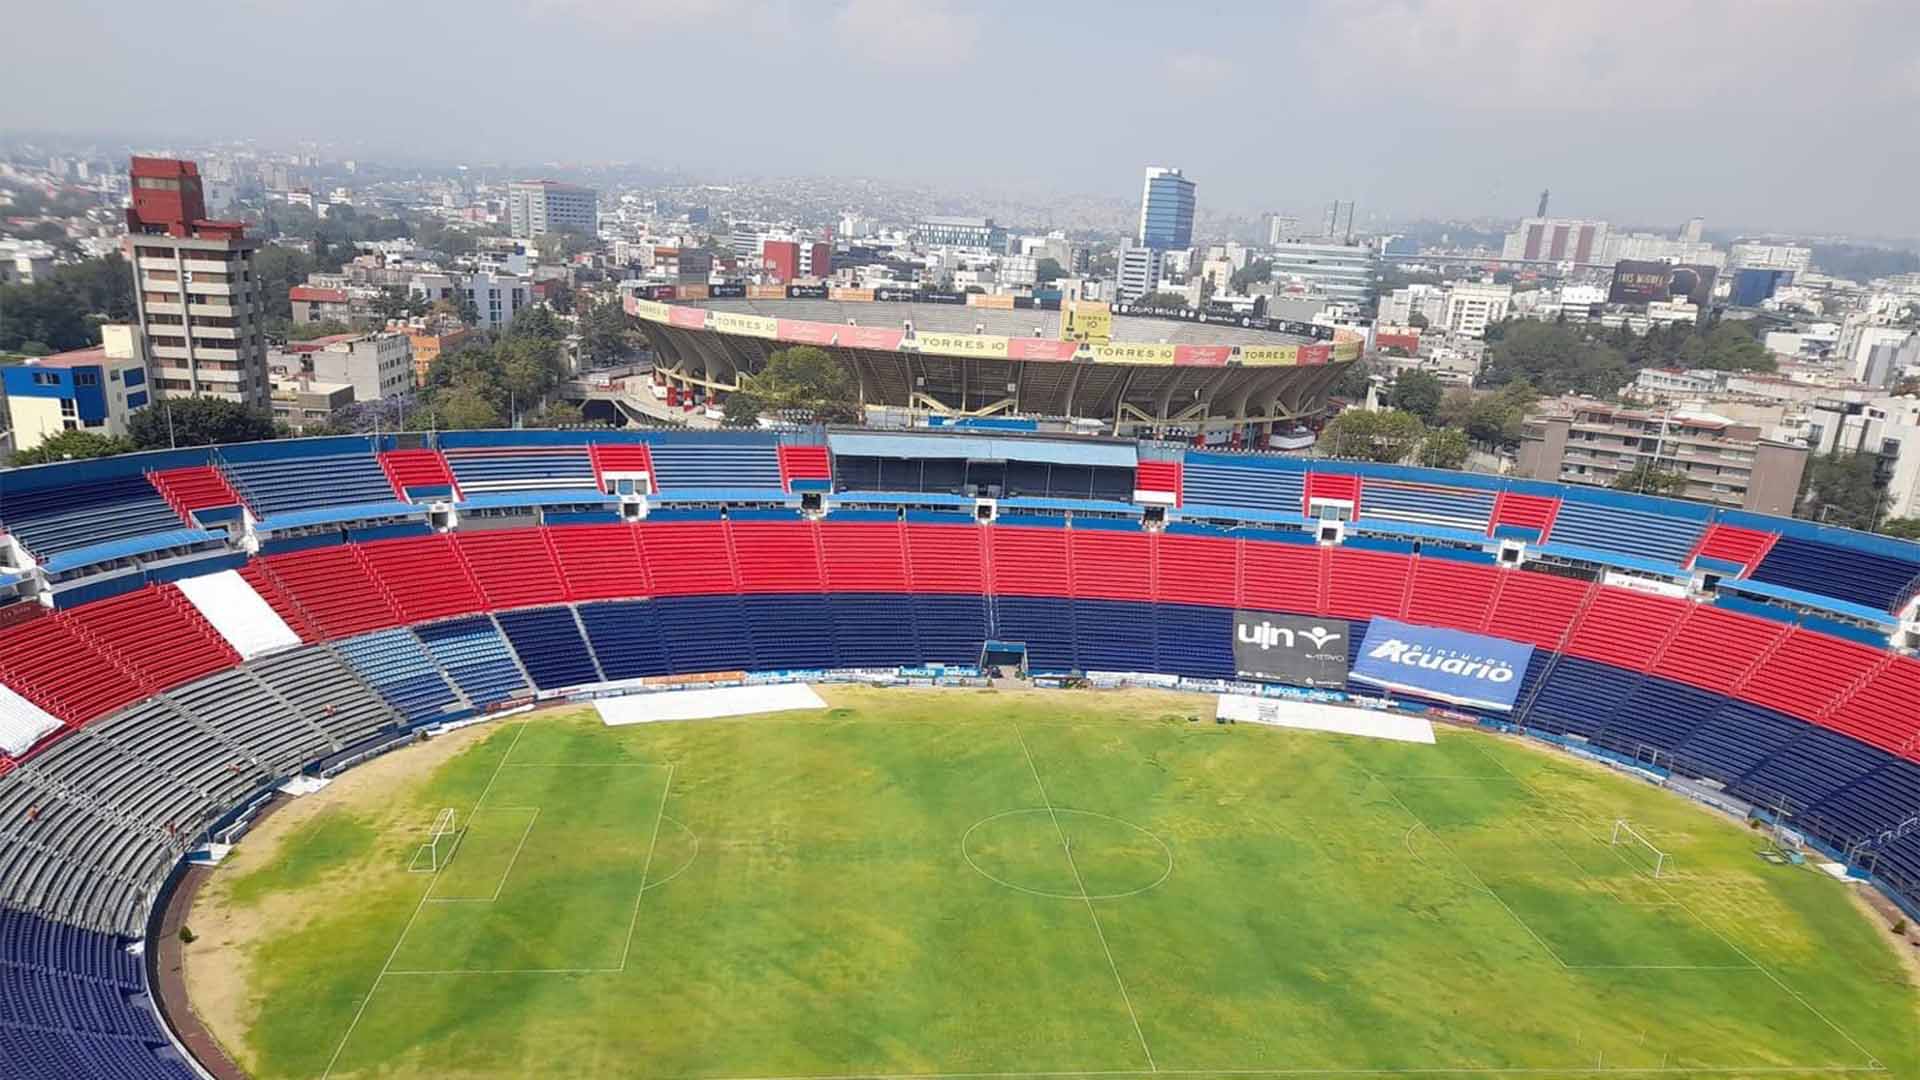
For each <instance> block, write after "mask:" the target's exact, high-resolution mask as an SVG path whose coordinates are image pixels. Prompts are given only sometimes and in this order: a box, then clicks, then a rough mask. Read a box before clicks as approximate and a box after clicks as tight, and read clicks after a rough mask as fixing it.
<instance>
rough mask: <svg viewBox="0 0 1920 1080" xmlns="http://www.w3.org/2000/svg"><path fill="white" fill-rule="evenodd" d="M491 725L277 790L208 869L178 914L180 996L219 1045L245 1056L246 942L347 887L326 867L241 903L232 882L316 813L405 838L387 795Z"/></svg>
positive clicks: (256, 1003)
mask: <svg viewBox="0 0 1920 1080" xmlns="http://www.w3.org/2000/svg"><path fill="white" fill-rule="evenodd" d="M494 731H495V726H494V725H492V724H479V725H475V726H474V727H469V728H462V729H461V730H459V731H455V732H452V733H450V734H447V735H442V736H440V737H439V738H435V739H429V740H427V741H425V742H421V743H415V744H413V745H411V746H408V747H406V748H404V749H401V750H396V751H394V752H393V753H390V754H386V755H383V756H381V757H378V758H375V759H373V760H372V761H369V762H367V763H366V764H364V765H360V766H358V767H356V768H354V769H351V770H349V771H347V772H345V773H343V774H341V775H340V776H338V777H335V778H334V781H333V783H331V784H329V785H327V787H326V789H325V790H324V791H320V792H317V793H315V794H313V795H303V796H300V797H297V798H293V797H288V796H285V795H281V796H277V797H276V801H275V803H274V805H273V807H272V812H271V813H268V814H266V815H265V817H264V818H263V820H261V821H260V822H259V823H258V824H257V825H256V826H255V827H254V829H253V830H252V831H251V832H249V833H248V834H247V835H246V837H245V838H244V839H243V840H242V842H241V843H240V844H239V845H238V846H236V847H235V848H234V849H233V851H232V853H231V854H229V855H228V856H227V858H226V859H225V860H224V861H223V862H222V863H221V864H220V866H219V867H218V868H217V869H216V870H215V871H214V872H213V877H212V878H211V880H209V881H208V882H207V883H206V885H205V887H204V888H202V889H201V890H200V892H199V895H198V896H197V897H196V898H195V900H194V904H193V908H192V910H191V911H190V912H189V913H188V915H187V920H186V921H187V924H188V925H189V926H190V927H191V928H192V930H193V932H194V934H195V940H194V942H193V943H192V944H191V945H187V946H185V947H184V948H183V949H182V953H183V960H184V966H185V981H186V988H187V995H188V1001H187V1004H188V1006H189V1007H190V1008H191V1009H192V1010H193V1012H194V1015H196V1016H198V1017H199V1018H200V1021H201V1022H202V1023H203V1024H205V1025H206V1027H207V1029H208V1030H209V1031H211V1032H212V1033H213V1035H214V1037H215V1038H217V1039H218V1040H219V1041H220V1044H221V1046H222V1047H223V1048H224V1049H225V1050H226V1051H227V1053H229V1054H231V1055H234V1056H235V1057H236V1059H237V1060H241V1061H245V1060H246V1057H245V1056H244V1050H245V1047H246V1033H247V1031H248V1030H249V1029H250V1028H251V1027H252V1025H253V1023H254V1022H255V1020H256V1019H257V1018H258V1016H259V1010H260V1005H261V999H260V996H259V995H258V994H257V993H256V992H255V990H254V987H253V984H252V973H253V964H252V959H251V957H252V951H253V949H254V947H255V946H256V945H258V944H259V943H260V942H262V941H264V940H266V939H268V938H270V937H272V936H274V935H276V934H280V933H285V932H287V931H291V930H295V929H298V928H299V927H300V926H302V925H304V923H305V920H306V919H308V918H310V917H311V916H312V914H313V913H314V912H316V911H320V910H324V908H325V905H324V904H317V903H315V901H316V900H325V899H326V898H327V897H329V896H332V895H340V894H342V893H343V892H345V891H347V890H346V888H345V882H346V880H347V877H348V876H347V875H341V874H336V875H332V876H331V878H330V879H324V878H323V879H322V880H320V881H318V882H316V883H315V884H314V885H313V886H312V887H311V888H308V889H303V890H302V891H301V893H300V894H299V895H298V896H267V897H264V898H262V899H261V900H260V901H259V902H258V903H255V904H250V905H240V904H236V903H234V902H233V899H232V896H231V886H232V882H233V881H234V880H235V879H237V878H240V877H242V876H244V875H246V874H248V873H251V872H254V871H257V870H259V869H261V868H262V867H265V866H267V865H268V864H270V863H271V862H272V861H273V860H274V859H275V858H276V857H277V856H278V855H279V853H280V849H281V846H282V845H283V844H284V843H285V842H286V840H287V838H288V837H290V836H292V835H294V834H295V833H297V832H298V831H299V830H300V829H301V828H303V827H305V826H307V825H309V824H311V823H312V822H313V821H314V819H315V818H317V817H319V816H320V815H322V814H326V813H334V812H348V813H352V814H354V815H356V816H359V817H362V818H365V819H367V820H368V821H370V822H371V823H372V824H373V826H374V828H375V830H376V832H377V834H378V835H379V836H380V838H381V839H380V840H379V841H378V843H379V845H380V848H381V849H386V848H391V847H393V846H394V845H405V844H407V843H408V842H409V840H410V837H409V836H408V835H407V834H406V831H405V828H404V826H405V825H406V824H407V823H405V822H403V821H401V820H400V815H401V811H400V810H399V809H398V808H399V807H403V806H405V805H406V804H407V802H408V800H406V799H405V798H400V797H397V796H398V795H399V793H400V792H402V791H404V790H405V789H407V788H409V787H412V786H415V785H418V784H421V783H425V782H426V779H427V778H428V777H429V776H431V775H432V774H433V772H434V770H436V769H438V768H439V767H440V766H441V765H443V764H445V763H446V762H448V761H450V760H452V759H453V758H454V757H455V756H457V755H458V754H460V753H461V752H462V751H464V750H466V749H467V748H468V747H471V746H473V745H474V744H476V743H478V742H480V741H481V740H482V739H485V738H486V737H487V736H488V735H491V734H493V732H494Z"/></svg>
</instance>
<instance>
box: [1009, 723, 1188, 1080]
mask: <svg viewBox="0 0 1920 1080" xmlns="http://www.w3.org/2000/svg"><path fill="white" fill-rule="evenodd" d="M1013 734H1014V736H1015V737H1016V738H1018V739H1019V740H1020V752H1021V753H1023V754H1025V755H1026V756H1027V768H1028V769H1030V770H1031V771H1032V772H1033V783H1034V786H1035V787H1037V788H1039V789H1040V801H1041V802H1042V803H1044V804H1045V805H1046V808H1047V816H1048V817H1051V818H1052V819H1053V831H1054V832H1055V833H1057V834H1059V836H1060V850H1062V851H1064V852H1066V854H1067V868H1068V869H1069V870H1072V871H1073V883H1074V886H1075V887H1076V888H1078V889H1079V890H1080V899H1081V900H1082V901H1083V902H1085V904H1086V905H1087V914H1088V915H1089V916H1091V917H1092V919H1093V932H1094V934H1096V935H1097V936H1098V937H1099V938H1100V949H1101V951H1102V952H1104V953H1106V954H1107V967H1108V968H1110V969H1112V971H1113V981H1114V984H1115V985H1117V986H1118V987H1120V1000H1121V1001H1123V1002H1125V1003H1126V1006H1127V1018H1128V1019H1129V1020H1132V1021H1133V1033H1134V1034H1135V1035H1137V1036H1139V1038H1140V1052H1141V1053H1143V1054H1145V1055H1146V1056H1147V1069H1148V1070H1149V1071H1150V1072H1159V1071H1160V1066H1159V1065H1157V1064H1155V1063H1154V1060H1153V1050H1152V1048H1151V1047H1149V1046H1148V1045H1147V1033H1146V1032H1145V1031H1142V1030H1141V1029H1140V1016H1139V1014H1138V1013H1135V1012H1134V1011H1133V997H1132V995H1130V994H1128V993H1127V983H1126V980H1125V979H1122V978H1121V977H1120V965H1119V964H1116V963H1114V962H1113V949H1112V947H1110V946H1109V945H1108V944H1107V932H1106V931H1105V930H1104V929H1102V928H1101V926H1100V912H1099V910H1098V909H1096V908H1095V907H1094V906H1093V898H1092V897H1090V896H1088V895H1087V883H1086V882H1085V881H1084V880H1082V879H1081V877H1080V866H1079V864H1077V863H1075V862H1074V861H1073V847H1072V845H1070V844H1068V843H1067V831H1066V830H1065V829H1063V828H1061V826H1060V815H1059V814H1058V813H1055V812H1054V809H1053V800H1052V799H1050V798H1048V797H1047V785H1046V784H1044V783H1042V782H1041V780H1040V767H1039V766H1038V765H1035V764H1034V763H1033V751H1032V750H1029V749H1027V737H1026V735H1025V734H1023V733H1022V732H1021V730H1020V725H1019V724H1017V723H1016V724H1014V725H1013Z"/></svg>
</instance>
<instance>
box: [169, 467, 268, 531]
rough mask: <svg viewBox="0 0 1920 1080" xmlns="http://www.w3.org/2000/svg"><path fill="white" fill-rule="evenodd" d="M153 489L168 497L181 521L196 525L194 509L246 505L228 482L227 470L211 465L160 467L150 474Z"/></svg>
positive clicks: (170, 504)
mask: <svg viewBox="0 0 1920 1080" xmlns="http://www.w3.org/2000/svg"><path fill="white" fill-rule="evenodd" d="M147 479H148V480H150V481H152V483H153V487H154V490H156V491H158V492H159V493H160V497H161V498H163V499H165V500H167V505H168V506H171V507H173V512H174V513H176V514H179V515H180V520H181V521H184V522H186V523H187V524H188V525H193V524H194V520H193V512H194V511H195V510H207V509H210V508H212V507H216V506H243V505H245V503H244V502H243V501H242V500H241V498H240V494H239V493H238V492H236V491H234V490H233V485H232V484H229V483H227V477H226V474H225V473H222V472H221V471H220V470H219V469H216V468H214V467H213V466H211V465H189V466H187V467H186V468H184V469H161V470H158V471H155V472H150V473H148V474H147Z"/></svg>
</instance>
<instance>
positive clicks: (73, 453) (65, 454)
mask: <svg viewBox="0 0 1920 1080" xmlns="http://www.w3.org/2000/svg"><path fill="white" fill-rule="evenodd" d="M133 449H134V446H133V444H132V443H131V442H128V441H127V440H125V439H123V438H120V437H119V436H117V435H101V434H98V433H96V432H92V431H78V430H75V431H62V432H60V433H59V434H58V435H53V436H50V437H49V438H47V439H46V441H44V442H42V443H41V444H40V445H39V446H36V447H34V448H33V449H31V450H16V451H14V454H13V458H12V460H11V461H10V464H13V465H46V464H49V463H51V462H55V461H79V460H80V459H82V458H102V457H112V456H113V455H115V454H128V453H132V452H133Z"/></svg>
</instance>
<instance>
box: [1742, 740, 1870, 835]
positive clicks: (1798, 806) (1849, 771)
mask: <svg viewBox="0 0 1920 1080" xmlns="http://www.w3.org/2000/svg"><path fill="white" fill-rule="evenodd" d="M1889 760H1891V758H1890V757H1889V756H1888V755H1887V754H1884V753H1882V752H1881V751H1879V750H1875V749H1874V748H1872V747H1870V746H1867V745H1865V744H1864V743H1858V742H1855V741H1853V740H1852V739H1849V738H1847V737H1846V736H1845V735H1841V734H1838V733H1837V732H1833V731H1829V730H1827V729H1826V728H1822V727H1814V726H1813V725H1811V724H1801V725H1800V735H1799V737H1798V738H1796V739H1794V740H1793V741H1792V742H1789V743H1787V744H1785V745H1784V746H1782V747H1781V748H1780V750H1779V752H1777V753H1775V754H1774V755H1773V756H1772V757H1770V758H1768V759H1767V760H1766V761H1765V762H1763V763H1762V764H1761V765H1760V767H1759V768H1757V769H1754V770H1753V771H1752V772H1749V773H1748V774H1747V775H1745V776H1743V777H1741V778H1740V782H1739V783H1737V784H1732V785H1729V790H1731V791H1733V792H1735V793H1736V794H1741V795H1743V796H1744V797H1746V798H1750V799H1751V800H1752V801H1754V802H1755V803H1758V804H1760V805H1762V806H1775V805H1778V802H1779V799H1778V797H1779V796H1780V795H1785V796H1786V797H1787V799H1788V800H1789V802H1788V803H1787V808H1788V809H1789V810H1790V811H1791V812H1792V813H1793V814H1794V815H1795V816H1796V817H1798V818H1801V819H1803V821H1804V819H1806V818H1807V816H1808V812H1809V811H1810V809H1811V808H1812V807H1813V806H1814V805H1816V804H1818V803H1820V802H1821V801H1823V800H1825V799H1827V798H1829V797H1831V796H1832V795H1834V794H1835V793H1836V792H1838V791H1839V790H1840V789H1842V788H1844V787H1846V786H1847V785H1849V784H1851V783H1853V782H1854V781H1856V780H1858V779H1860V778H1861V777H1863V776H1865V775H1867V774H1868V773H1870V772H1872V771H1873V770H1875V769H1877V768H1879V767H1880V766H1882V765H1884V764H1886V763H1887V762H1888V761H1889ZM1822 831H1823V832H1824V831H1826V830H1825V829H1823V830H1822Z"/></svg>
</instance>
